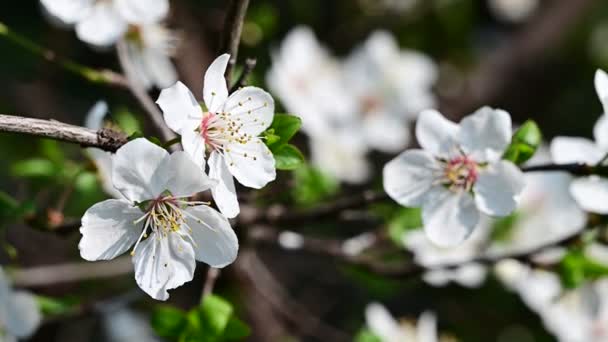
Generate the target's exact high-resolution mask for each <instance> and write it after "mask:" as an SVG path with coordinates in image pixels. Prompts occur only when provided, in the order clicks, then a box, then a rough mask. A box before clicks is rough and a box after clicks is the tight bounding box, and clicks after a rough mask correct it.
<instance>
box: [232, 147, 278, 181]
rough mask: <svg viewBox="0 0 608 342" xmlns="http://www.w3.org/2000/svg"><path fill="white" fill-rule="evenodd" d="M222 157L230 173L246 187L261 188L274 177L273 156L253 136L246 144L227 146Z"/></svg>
mask: <svg viewBox="0 0 608 342" xmlns="http://www.w3.org/2000/svg"><path fill="white" fill-rule="evenodd" d="M227 147H228V148H229V149H230V152H225V153H224V159H225V160H226V164H227V165H228V169H229V170H230V173H232V175H233V176H234V177H235V178H236V180H238V181H239V183H241V184H243V185H244V186H246V187H249V188H254V189H261V188H262V187H264V186H265V185H266V184H268V183H269V182H271V181H273V180H274V179H275V178H276V169H275V161H274V156H273V155H272V153H271V152H270V150H269V149H268V147H267V146H266V145H265V144H264V143H263V142H262V140H260V139H257V138H254V139H252V140H251V141H250V142H248V143H246V144H239V143H233V144H229V145H228V146H227Z"/></svg>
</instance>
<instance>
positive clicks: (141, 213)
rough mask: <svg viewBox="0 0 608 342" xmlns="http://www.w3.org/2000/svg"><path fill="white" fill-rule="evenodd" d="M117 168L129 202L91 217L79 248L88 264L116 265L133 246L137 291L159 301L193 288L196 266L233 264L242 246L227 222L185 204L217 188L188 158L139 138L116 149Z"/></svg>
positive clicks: (95, 210)
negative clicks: (188, 285)
mask: <svg viewBox="0 0 608 342" xmlns="http://www.w3.org/2000/svg"><path fill="white" fill-rule="evenodd" d="M112 164H113V165H112V181H113V183H114V187H115V188H116V189H117V190H118V191H120V193H121V194H122V196H123V197H122V198H121V199H109V200H106V201H103V202H100V203H97V204H95V205H93V206H92V207H91V208H89V209H88V210H87V211H86V212H85V214H84V216H83V217H82V227H81V228H80V233H81V234H82V239H81V240H80V243H79V245H78V248H79V249H80V255H81V256H82V258H83V259H86V260H89V261H96V260H109V259H114V258H115V257H117V256H119V255H121V254H123V253H124V252H126V251H127V250H128V249H129V248H131V246H133V245H135V246H134V247H133V251H132V252H131V255H133V264H134V266H135V279H136V281H137V284H138V285H139V287H140V288H141V289H142V290H144V291H145V292H146V293H148V294H149V295H150V296H151V297H152V298H155V299H158V300H166V299H167V298H169V294H168V293H167V290H170V289H174V288H176V287H179V286H181V285H182V284H184V283H185V282H188V281H190V280H192V277H193V275H194V269H195V267H196V260H199V261H202V262H205V263H207V264H209V265H210V266H212V267H217V268H220V267H224V266H226V265H228V264H230V263H232V262H233V261H234V259H235V258H236V255H237V252H238V241H237V238H236V234H235V233H234V231H233V230H232V228H231V227H230V223H229V222H228V220H227V219H226V218H225V217H223V216H222V215H221V214H220V213H218V212H216V211H215V210H213V209H211V208H209V207H208V206H207V205H205V204H204V203H201V202H191V201H188V199H187V198H188V197H189V196H191V195H194V194H196V193H198V192H200V191H204V190H207V189H209V188H210V187H211V186H212V184H213V181H211V180H210V179H209V178H208V177H207V176H205V174H204V173H202V172H200V169H199V167H198V166H197V165H195V164H194V163H193V162H192V161H191V159H190V158H189V157H188V156H187V155H186V153H184V152H181V151H180V152H175V153H173V154H171V155H169V153H167V151H165V150H164V149H162V148H160V147H158V146H157V145H154V144H153V143H151V142H149V141H148V140H146V139H142V138H139V139H135V140H132V141H130V142H129V143H127V144H126V145H124V146H122V147H121V148H120V149H118V151H117V152H116V154H115V156H114V158H113V161H112Z"/></svg>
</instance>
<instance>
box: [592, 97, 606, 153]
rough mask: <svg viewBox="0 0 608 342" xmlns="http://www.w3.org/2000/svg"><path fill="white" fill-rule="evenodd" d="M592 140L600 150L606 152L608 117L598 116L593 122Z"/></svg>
mask: <svg viewBox="0 0 608 342" xmlns="http://www.w3.org/2000/svg"><path fill="white" fill-rule="evenodd" d="M607 100H608V99H607ZM593 138H594V139H595V141H596V142H597V145H598V146H599V147H600V148H602V149H603V150H606V151H608V115H606V114H604V115H602V116H600V118H599V119H597V121H596V122H595V125H594V126H593Z"/></svg>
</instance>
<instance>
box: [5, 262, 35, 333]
mask: <svg viewBox="0 0 608 342" xmlns="http://www.w3.org/2000/svg"><path fill="white" fill-rule="evenodd" d="M41 320H42V317H41V315H40V310H39V309H38V304H37V303H36V299H35V298H34V296H32V295H31V294H30V293H28V292H24V291H15V290H13V289H12V288H11V286H10V284H9V282H8V279H7V278H6V275H5V274H4V270H3V269H2V268H1V267H0V341H14V340H16V339H17V338H27V337H29V336H31V335H32V334H33V333H34V332H35V331H36V329H37V328H38V326H39V325H40V322H41Z"/></svg>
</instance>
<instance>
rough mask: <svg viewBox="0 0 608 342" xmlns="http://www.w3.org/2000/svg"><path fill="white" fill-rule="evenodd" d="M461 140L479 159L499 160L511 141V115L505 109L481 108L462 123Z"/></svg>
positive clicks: (463, 145) (462, 144)
mask: <svg viewBox="0 0 608 342" xmlns="http://www.w3.org/2000/svg"><path fill="white" fill-rule="evenodd" d="M459 141H460V143H461V147H462V148H463V150H464V152H466V153H467V154H468V155H471V156H472V157H473V158H474V159H475V160H477V161H494V160H498V159H500V157H501V156H502V154H503V152H504V150H505V149H506V147H507V146H508V145H509V143H510V142H511V117H510V116H509V114H508V113H507V112H505V111H503V110H499V109H492V108H490V107H483V108H480V109H479V110H477V111H476V112H475V113H473V114H472V115H470V116H467V117H466V118H464V119H463V120H462V122H461V123H460V133H459Z"/></svg>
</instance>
